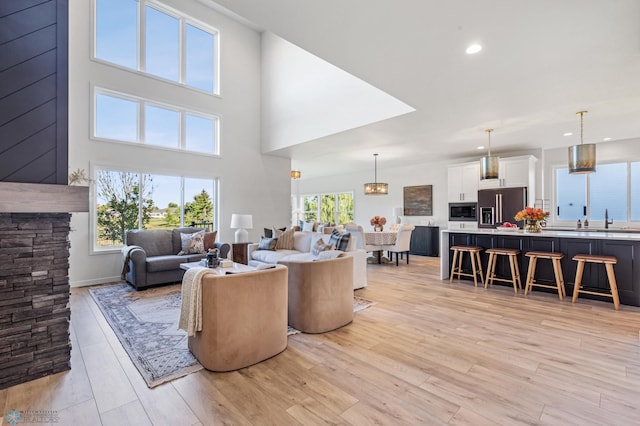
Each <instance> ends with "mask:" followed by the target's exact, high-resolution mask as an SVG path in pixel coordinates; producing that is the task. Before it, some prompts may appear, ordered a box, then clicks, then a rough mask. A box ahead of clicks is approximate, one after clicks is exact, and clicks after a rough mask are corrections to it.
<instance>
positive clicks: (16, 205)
mask: <svg viewBox="0 0 640 426" xmlns="http://www.w3.org/2000/svg"><path fill="white" fill-rule="evenodd" d="M88 202H89V197H88V188H86V187H70V186H66V185H43V184H23V183H5V182H2V183H0V389H4V388H6V387H9V386H13V385H15V384H18V383H22V382H26V381H29V380H33V379H36V378H39V377H43V376H47V375H50V374H55V373H59V372H61V371H65V370H69V369H70V368H71V366H70V356H71V343H70V340H69V320H70V317H71V312H70V308H69V276H68V271H69V231H70V226H69V223H70V219H71V214H70V213H69V212H72V211H74V212H77V211H88ZM32 210H37V211H35V212H34V211H32Z"/></svg>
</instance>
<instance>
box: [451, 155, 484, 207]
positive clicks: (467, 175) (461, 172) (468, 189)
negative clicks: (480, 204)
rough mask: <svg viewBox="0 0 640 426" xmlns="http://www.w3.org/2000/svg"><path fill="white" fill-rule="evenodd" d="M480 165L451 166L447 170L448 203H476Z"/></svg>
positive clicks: (476, 163)
mask: <svg viewBox="0 0 640 426" xmlns="http://www.w3.org/2000/svg"><path fill="white" fill-rule="evenodd" d="M479 181H480V164H479V163H478V162H475V163H468V164H460V165H457V166H451V167H449V170H448V187H449V190H448V194H449V195H448V201H449V202H450V203H456V202H461V201H469V202H474V201H478V183H479Z"/></svg>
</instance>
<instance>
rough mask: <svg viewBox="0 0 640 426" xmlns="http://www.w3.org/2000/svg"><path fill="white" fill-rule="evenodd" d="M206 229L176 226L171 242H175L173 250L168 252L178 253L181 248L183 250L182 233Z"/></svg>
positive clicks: (172, 231)
mask: <svg viewBox="0 0 640 426" xmlns="http://www.w3.org/2000/svg"><path fill="white" fill-rule="evenodd" d="M200 231H204V229H203V228H192V227H190V226H188V227H185V228H175V229H172V230H171V231H169V232H171V243H172V244H173V250H171V251H170V252H168V253H171V254H176V253H178V252H179V251H180V250H182V240H181V239H180V234H193V233H194V232H200Z"/></svg>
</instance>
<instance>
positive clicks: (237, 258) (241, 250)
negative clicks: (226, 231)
mask: <svg viewBox="0 0 640 426" xmlns="http://www.w3.org/2000/svg"><path fill="white" fill-rule="evenodd" d="M249 244H251V243H232V244H231V249H232V251H233V261H234V262H235V263H242V264H243V265H248V264H249V259H248V258H247V251H248V248H249Z"/></svg>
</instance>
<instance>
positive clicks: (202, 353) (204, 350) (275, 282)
mask: <svg viewBox="0 0 640 426" xmlns="http://www.w3.org/2000/svg"><path fill="white" fill-rule="evenodd" d="M286 347H287V268H285V267H283V266H276V267H275V268H272V269H264V270H260V271H255V272H245V273H241V274H233V275H213V274H210V275H205V276H204V277H203V279H202V331H199V332H196V334H195V336H192V337H189V350H190V351H191V352H192V353H193V354H194V355H195V357H196V358H197V359H198V361H200V364H202V366H203V367H204V368H206V369H207V370H212V371H231V370H237V369H239V368H243V367H247V366H249V365H253V364H256V363H258V362H260V361H264V360H265V359H267V358H271V357H272V356H275V355H277V354H279V353H280V352H282V351H283V350H285V349H286Z"/></svg>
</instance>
